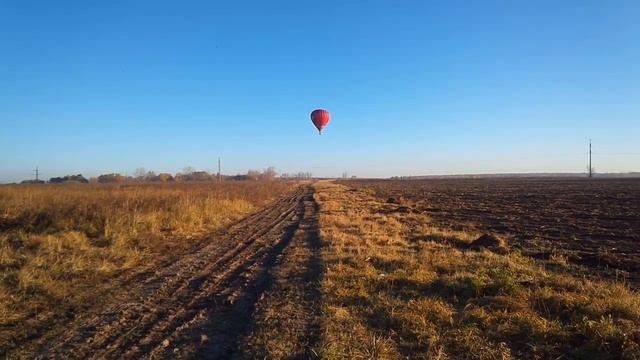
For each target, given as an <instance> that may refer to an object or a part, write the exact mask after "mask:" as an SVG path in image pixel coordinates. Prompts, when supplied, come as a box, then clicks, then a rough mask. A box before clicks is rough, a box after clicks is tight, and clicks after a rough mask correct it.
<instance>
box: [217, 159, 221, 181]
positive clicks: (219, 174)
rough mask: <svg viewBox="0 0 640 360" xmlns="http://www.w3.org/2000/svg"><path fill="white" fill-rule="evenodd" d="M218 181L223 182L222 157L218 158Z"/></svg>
mask: <svg viewBox="0 0 640 360" xmlns="http://www.w3.org/2000/svg"><path fill="white" fill-rule="evenodd" d="M218 181H222V174H221V173H220V156H218Z"/></svg>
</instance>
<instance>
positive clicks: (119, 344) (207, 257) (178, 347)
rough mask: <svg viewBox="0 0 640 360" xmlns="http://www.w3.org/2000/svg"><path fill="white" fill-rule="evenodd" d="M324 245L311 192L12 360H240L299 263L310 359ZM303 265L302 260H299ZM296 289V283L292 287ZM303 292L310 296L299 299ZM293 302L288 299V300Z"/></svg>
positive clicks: (251, 220) (134, 285)
mask: <svg viewBox="0 0 640 360" xmlns="http://www.w3.org/2000/svg"><path fill="white" fill-rule="evenodd" d="M318 242H319V239H318V234H317V205H316V204H315V203H314V200H313V189H312V188H311V187H310V186H307V187H301V188H299V189H298V190H296V191H294V192H293V193H292V194H290V195H289V196H287V197H284V198H282V199H280V200H278V201H276V202H275V203H274V204H272V205H271V206H269V207H267V208H265V209H263V210H261V211H259V212H257V213H255V214H253V215H251V216H249V217H248V218H246V219H244V220H242V221H240V222H239V223H237V224H235V225H233V226H232V227H230V228H229V229H228V231H226V233H225V234H224V235H223V236H221V238H219V239H211V241H209V242H207V243H206V245H205V246H202V247H199V248H197V249H194V251H193V252H192V253H191V254H190V255H188V256H185V257H181V258H179V259H177V260H175V262H173V263H170V264H168V265H167V266H166V267H165V268H162V269H158V270H157V271H156V272H155V273H153V274H148V275H146V276H142V277H138V278H136V279H135V281H131V282H130V284H129V287H128V289H127V290H126V291H123V293H122V294H120V295H118V296H117V297H116V298H115V300H114V301H109V302H108V303H107V304H105V305H104V306H101V307H100V308H99V309H92V310H91V311H89V312H86V313H83V314H78V316H77V317H76V318H75V319H73V321H71V322H70V323H68V324H64V325H61V326H58V327H56V328H54V329H51V330H49V331H48V332H45V333H44V334H42V336H39V337H38V338H36V339H33V340H31V341H30V342H29V343H26V344H22V346H20V348H18V349H15V350H14V351H13V353H10V354H9V358H23V357H27V358H34V357H35V358H52V357H53V358H60V357H64V358H78V359H80V358H81V359H89V358H95V359H98V358H99V359H104V358H107V359H132V358H194V357H197V358H221V357H224V358H229V357H233V358H242V357H250V356H252V355H251V354H245V353H243V350H242V349H245V348H247V347H246V346H245V344H243V342H244V341H248V339H251V341H253V346H254V347H259V344H255V341H256V338H255V337H252V336H251V332H252V331H254V330H253V329H254V328H255V327H256V326H254V324H253V323H254V321H253V318H254V313H255V312H259V306H257V304H258V303H259V302H260V300H262V299H263V298H265V295H267V297H268V296H269V295H268V294H269V293H271V294H273V292H274V290H273V289H272V288H273V287H274V286H276V285H277V283H286V281H278V278H280V279H287V278H288V277H289V274H288V273H287V271H289V270H287V269H286V267H285V268H284V269H281V267H282V264H286V263H287V259H285V258H284V257H286V256H289V255H287V254H292V255H291V256H293V255H295V256H296V261H295V263H296V264H299V267H302V269H299V268H297V269H295V270H296V271H300V270H302V273H303V274H304V276H303V277H300V278H298V280H295V281H305V284H299V285H300V286H294V287H295V289H293V290H291V291H296V292H297V295H296V296H297V298H296V302H301V303H300V305H301V306H300V309H303V313H298V314H297V317H296V318H297V321H298V324H297V326H304V327H306V330H307V331H304V332H303V333H304V336H299V337H297V338H296V339H293V341H296V342H298V344H296V346H294V347H295V348H299V349H302V350H301V352H300V353H299V356H303V357H306V356H307V354H309V351H310V347H311V346H312V345H313V342H314V337H315V336H316V335H315V333H316V330H315V329H317V326H316V325H315V324H316V322H317V317H318V309H317V306H318V305H317V303H318V299H317V297H318V290H317V288H314V287H315V284H317V283H318V281H319V277H320V276H321V274H320V271H321V270H320V269H321V266H319V263H318V261H319V254H318V251H319V244H318ZM301 254H302V256H303V257H304V259H302V258H300V256H301ZM291 278H292V279H296V277H295V276H293V277H291ZM300 292H302V293H300ZM286 294H287V293H286V292H285V296H286Z"/></svg>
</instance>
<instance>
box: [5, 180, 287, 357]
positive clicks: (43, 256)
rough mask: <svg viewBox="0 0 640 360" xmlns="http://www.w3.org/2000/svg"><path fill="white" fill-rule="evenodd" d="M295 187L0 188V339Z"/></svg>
mask: <svg viewBox="0 0 640 360" xmlns="http://www.w3.org/2000/svg"><path fill="white" fill-rule="evenodd" d="M293 186H294V184H293V183H285V182H242V183H240V182H237V183H236V182H223V183H188V184H127V185H35V186H24V185H20V186H1V187H0V343H1V344H7V346H10V344H11V342H13V341H15V340H17V339H18V338H19V337H22V336H28V335H29V333H30V332H32V331H37V329H38V328H41V327H43V326H45V325H46V324H48V323H50V322H51V321H54V320H55V319H59V318H65V316H67V315H69V314H72V313H74V312H76V311H78V310H79V309H81V308H82V307H87V306H91V304H94V303H95V302H96V301H100V300H101V299H102V297H105V296H109V293H108V291H109V290H110V289H114V288H115V286H116V283H117V279H118V276H119V275H121V274H131V273H135V272H140V271H147V270H149V269H153V268H154V266H157V264H159V263H160V262H161V261H163V260H166V259H168V258H171V257H172V256H178V255H179V254H180V253H181V252H184V251H187V250H188V249H189V248H190V247H193V245H194V242H195V241H196V240H198V241H200V240H202V238H203V234H204V233H207V232H210V231H213V230H215V229H218V228H220V227H222V226H224V225H226V224H229V223H230V222H232V221H234V220H237V219H239V218H240V217H242V216H244V215H246V214H247V213H248V212H251V211H252V210H254V209H255V208H256V207H258V206H262V205H264V204H266V203H267V202H268V201H270V200H272V199H274V198H275V197H277V196H279V195H281V194H283V193H285V192H287V191H289V190H290V189H291V188H292V187H293ZM2 350H3V346H0V354H1V353H2V352H3V351H2Z"/></svg>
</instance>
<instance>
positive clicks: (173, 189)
mask: <svg viewBox="0 0 640 360" xmlns="http://www.w3.org/2000/svg"><path fill="white" fill-rule="evenodd" d="M297 186H298V184H297V183H293V182H280V181H270V182H260V181H255V182H252V181H248V182H223V183H190V184H182V183H174V184H121V185H64V186H54V185H46V186H2V187H0V343H3V344H9V345H11V344H14V346H13V347H14V348H16V347H18V348H19V347H20V344H21V342H26V341H28V339H29V338H37V337H38V336H39V333H40V332H44V331H46V329H47V327H50V326H51V324H53V323H55V322H56V321H58V322H59V321H60V319H73V318H74V316H75V314H79V313H82V312H83V311H85V310H88V309H89V308H98V309H99V308H100V307H99V306H97V305H98V304H99V303H103V302H104V303H108V302H109V300H110V299H111V298H112V294H114V293H115V292H118V291H120V292H122V291H126V287H127V284H131V283H132V282H135V281H137V279H138V277H137V276H140V279H142V278H143V274H145V273H153V272H154V271H155V269H158V268H159V267H163V266H164V264H165V263H166V262H168V261H169V260H172V259H173V260H175V259H178V258H181V257H183V256H185V257H186V256H187V254H190V253H194V252H195V251H197V249H198V246H199V245H198V244H205V243H208V244H211V242H215V241H216V240H215V239H216V236H212V235H211V234H215V233H216V231H223V229H224V228H225V226H226V225H229V224H231V223H233V222H234V221H236V220H238V219H240V218H243V217H245V216H246V215H248V214H250V213H253V212H255V211H256V210H258V208H260V207H262V206H264V205H267V204H268V203H269V202H270V201H272V200H274V199H276V198H280V199H284V200H281V202H280V205H278V206H281V208H283V209H285V208H286V209H296V208H297V209H298V210H296V211H295V212H293V210H287V211H292V212H290V213H289V215H287V216H286V217H281V216H280V213H281V211H280V210H277V209H279V208H277V207H274V206H268V207H266V208H265V209H267V210H268V211H266V212H265V214H270V215H268V216H266V215H265V216H266V217H265V219H268V221H267V220H265V221H262V220H260V219H256V220H255V221H254V222H248V224H255V226H256V228H255V229H249V228H247V229H246V231H245V232H242V231H241V232H240V233H241V234H247V235H246V236H249V237H250V238H252V239H253V236H254V235H251V234H267V235H256V236H255V238H256V239H258V240H256V242H254V241H253V240H251V242H250V243H247V244H250V245H247V247H246V248H243V249H245V250H246V251H245V250H242V251H245V252H241V253H239V254H240V255H238V256H237V257H235V258H234V257H229V259H232V260H233V261H235V260H237V264H239V265H238V267H237V269H244V270H243V271H245V273H241V272H239V271H240V270H237V271H238V273H237V274H236V270H234V269H235V268H230V269H231V270H233V271H231V273H230V275H229V276H230V277H229V279H230V280H229V284H231V285H232V286H233V288H232V289H231V290H232V291H231V292H232V293H230V294H227V295H228V296H229V297H230V298H231V299H243V300H238V302H237V303H235V302H234V301H232V300H225V301H224V302H221V303H220V304H219V305H216V306H214V307H213V308H212V309H208V310H207V311H210V314H217V315H216V316H223V317H224V316H227V317H226V318H225V319H228V320H227V321H231V322H233V319H236V320H237V321H240V320H239V319H242V322H243V323H242V324H232V326H228V325H225V324H222V325H220V324H218V325H216V326H222V327H221V328H222V329H226V330H224V331H222V332H223V333H224V334H222V335H224V336H223V337H222V338H220V339H223V340H224V341H223V342H224V343H225V346H229V348H228V349H235V352H234V355H233V358H246V359H252V358H268V359H287V358H291V356H293V355H295V356H298V357H302V358H322V359H519V358H528V359H640V294H639V293H638V292H637V290H635V288H634V287H632V286H631V285H630V284H628V283H626V282H625V281H624V280H618V279H612V278H604V277H599V276H598V275H597V274H594V276H581V275H580V274H582V273H580V272H574V271H573V270H572V269H574V268H575V265H572V264H568V263H567V259H566V258H564V257H562V256H559V255H558V256H554V257H552V258H550V259H548V260H544V261H542V260H540V259H535V258H533V257H530V256H527V255H526V254H525V253H523V252H522V251H521V250H519V249H518V248H509V247H508V245H507V246H505V247H499V248H490V247H488V248H469V247H468V246H467V245H468V244H469V243H471V242H472V241H474V240H475V239H477V238H478V237H479V236H480V235H482V233H481V232H480V231H479V230H473V229H474V228H473V227H467V228H455V227H448V226H443V224H442V222H436V221H434V219H431V218H430V217H429V216H428V215H427V214H424V213H422V212H417V211H407V209H404V208H403V207H402V206H399V205H398V204H397V203H393V202H389V201H387V200H385V199H382V198H380V197H378V196H376V195H375V191H374V190H372V189H368V188H366V187H357V186H349V182H343V183H335V182H330V181H321V182H316V183H314V184H312V185H309V184H305V185H303V186H304V187H303V191H300V190H299V191H297V192H298V193H300V194H308V195H297V196H298V197H286V198H283V197H282V195H284V194H287V193H292V190H293V189H295V188H296V187H297ZM310 186H311V187H310ZM300 196H302V197H300ZM291 199H299V200H296V201H298V203H297V204H296V202H295V201H293V200H291ZM285 203H286V204H288V205H286V207H285V206H284V205H283V204H285ZM269 209H270V210H269ZM274 209H275V210H274ZM273 219H280V220H277V221H275V222H274V220H273ZM283 219H284V220H283ZM287 219H288V220H287ZM285 220H286V221H285ZM269 224H272V225H269ZM273 224H275V225H273ZM287 224H289V225H287ZM252 226H253V225H252ZM269 226H271V227H272V229H271V230H268V229H262V227H269ZM278 229H284V230H278ZM243 231H244V230H243ZM269 231H271V232H269ZM279 231H283V233H282V234H280V233H279ZM260 236H262V237H263V238H264V239H262V240H263V241H265V242H264V245H262V244H263V243H261V242H260V241H261V240H260ZM220 238H222V236H221V237H220ZM229 239H230V238H227V241H228V240H229ZM240 240H241V241H244V238H242V239H240ZM266 240H268V241H266ZM268 244H271V245H268ZM230 245H231V246H230V247H229V248H228V249H229V251H231V252H229V254H231V253H233V251H235V250H234V246H235V245H234V243H231V244H230ZM226 246H229V244H227V245H226ZM238 251H240V250H238ZM261 251H262V252H264V254H262V253H261ZM225 256H226V255H225ZM214 260H215V259H214ZM230 264H236V263H235V262H231V263H230ZM202 266H204V267H206V264H205V265H202ZM234 266H235V265H234ZM225 270H226V267H223V268H221V269H218V270H215V271H217V272H215V273H211V274H209V277H211V278H212V279H213V281H215V279H218V278H219V279H223V278H224V276H226V275H224V274H225V273H224V271H225ZM194 271H195V270H194ZM195 273H196V274H200V273H199V272H197V271H195ZM205 275H207V274H205ZM198 276H200V275H198ZM198 276H196V277H195V279H198V278H199V277H198ZM205 278H207V277H206V276H205ZM254 278H255V279H259V280H255V279H254ZM251 279H254V280H251ZM189 281H192V280H189ZM193 283H194V284H195V285H193V286H198V284H200V282H196V281H194V282H193ZM204 284H206V282H205V283H204ZM216 284H217V283H216ZM256 284H259V285H256ZM139 288H140V287H139ZM212 288H213V287H212ZM186 289H187V290H189V287H188V286H186ZM194 289H195V290H193V291H194V292H193V293H194V294H203V296H205V297H206V296H211V297H212V298H215V297H216V296H218V294H208V293H207V291H208V290H207V289H208V288H207V287H206V286H205V287H202V288H201V290H198V291H200V292H197V291H196V290H197V289H198V288H194ZM215 291H220V290H215ZM221 292H223V293H224V290H222V291H221ZM187 293H188V292H187ZM227 295H224V296H227ZM146 296H150V297H153V294H149V293H147V294H146ZM162 296H165V295H162ZM162 296H160V297H158V298H157V303H158V304H166V305H167V306H168V307H169V306H176V307H177V308H178V309H177V310H176V309H173V310H176V311H175V313H176V314H180V309H179V308H181V307H182V306H183V305H182V304H183V303H182V302H180V301H177V300H176V299H173V298H171V297H170V295H169V297H168V298H166V299H165V298H164V297H162ZM165 300H166V302H165ZM154 304H155V303H154ZM204 304H208V303H207V302H205V303H204ZM207 306H208V305H207ZM225 306H226V307H228V308H229V309H230V310H229V311H227V310H224V309H225ZM196 309H198V310H201V309H200V308H196ZM216 309H222V310H216ZM233 309H235V310H233ZM216 311H222V312H216ZM225 311H226V312H225ZM234 311H235V312H234ZM221 314H222V315H221ZM225 314H226V315H225ZM133 318H134V319H135V318H136V317H133ZM214 320H215V319H212V320H211V321H214ZM203 321H204V320H203ZM189 323H190V322H184V323H182V322H178V323H176V327H177V329H183V328H186V326H187V324H189ZM205 323H206V322H205ZM212 324H213V325H212ZM212 324H209V326H210V328H209V329H212V328H215V326H214V325H215V324H216V323H215V321H214V322H213V323H212ZM117 325H118V326H121V327H122V329H127V328H128V326H129V324H126V323H119V324H117ZM80 328H82V327H80ZM65 331H66V330H65ZM194 331H195V330H194ZM203 331H204V330H203ZM219 332H220V331H218V332H216V331H213V330H211V333H209V334H207V333H206V332H203V333H202V334H200V333H197V332H196V333H194V334H195V335H194V336H196V338H197V339H198V340H197V343H195V344H191V345H193V346H192V347H193V349H196V348H200V347H201V348H202V349H207V347H209V348H215V344H211V341H215V340H212V339H216V338H219V336H221V334H220V333H219ZM132 334H133V333H132ZM143 335H144V334H143ZM87 336H91V335H90V334H89V335H87ZM136 336H137V335H136ZM162 336H164V335H162ZM89 339H91V338H90V337H89ZM158 339H159V340H158V341H161V340H160V339H163V337H160V336H159V337H158ZM172 339H174V338H172ZM176 339H177V338H176ZM181 339H182V340H181V341H183V342H182V343H180V344H186V343H188V341H190V340H189V338H181ZM167 341H168V340H167ZM171 341H174V340H171ZM176 341H177V340H176ZM221 341H222V340H221ZM162 343H164V342H163V341H161V343H160V345H159V346H160V349H162V346H163V345H162ZM191 345H189V346H191ZM45 349H46V346H45ZM168 349H169V348H168ZM0 350H2V349H0ZM125 350H126V349H125ZM179 350H180V349H178V348H176V351H179ZM218 350H220V349H219V348H218ZM194 351H196V352H194V354H198V352H197V350H194ZM220 351H222V350H220ZM224 351H227V350H224ZM0 354H2V352H0Z"/></svg>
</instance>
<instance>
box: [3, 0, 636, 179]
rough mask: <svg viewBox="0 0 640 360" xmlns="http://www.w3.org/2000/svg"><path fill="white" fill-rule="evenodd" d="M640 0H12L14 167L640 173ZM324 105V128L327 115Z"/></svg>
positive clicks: (12, 173) (26, 170) (7, 36)
mask: <svg viewBox="0 0 640 360" xmlns="http://www.w3.org/2000/svg"><path fill="white" fill-rule="evenodd" d="M639 19H640V1H637V0H629V1H615V0H613V1H609V0H607V1H601V0H598V1H585V0H577V1H570V0H566V1H555V0H553V1H538V0H536V1H511V0H505V1H425V0H419V1H388V0H385V1H372V0H366V1H348V0H340V1H300V0H295V1H294V0H291V1H158V0H153V1H87V0H82V1H28V0H12V1H9V0H0V182H8V181H16V180H21V179H25V178H30V177H31V176H32V175H31V169H33V168H35V167H36V166H39V167H40V169H41V171H42V172H43V173H44V177H46V178H49V177H51V176H61V175H65V174H69V173H73V174H75V173H82V174H84V175H86V176H94V175H97V174H100V173H107V172H121V173H128V174H132V173H133V171H134V170H135V169H136V168H137V167H145V168H146V169H147V170H155V171H158V172H159V171H169V172H176V171H179V170H181V169H182V168H184V167H186V166H192V167H194V168H197V169H204V170H215V168H216V163H217V157H218V156H221V157H222V162H223V173H231V174H235V173H244V172H246V170H247V169H248V168H258V169H259V168H264V167H267V166H275V167H276V169H277V170H278V171H279V172H297V171H310V172H312V173H313V174H314V175H318V176H338V175H340V174H341V173H342V172H344V171H347V172H348V173H349V174H350V175H351V174H354V175H358V176H376V177H386V176H393V175H418V174H451V173H456V174H459V173H494V172H559V171H584V170H585V167H586V164H587V157H586V152H587V144H588V139H589V138H593V141H594V153H595V155H594V166H595V167H596V170H597V171H603V172H604V171H640V21H639ZM315 108H326V109H328V110H329V111H331V113H332V121H331V123H330V124H329V126H328V127H327V128H326V130H325V131H324V133H323V135H322V136H319V135H318V134H317V132H316V131H315V129H314V128H313V126H312V124H311V122H310V120H309V113H310V112H311V110H313V109H315Z"/></svg>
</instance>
